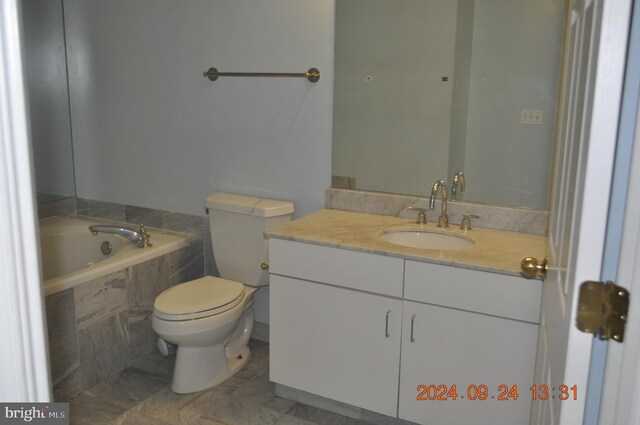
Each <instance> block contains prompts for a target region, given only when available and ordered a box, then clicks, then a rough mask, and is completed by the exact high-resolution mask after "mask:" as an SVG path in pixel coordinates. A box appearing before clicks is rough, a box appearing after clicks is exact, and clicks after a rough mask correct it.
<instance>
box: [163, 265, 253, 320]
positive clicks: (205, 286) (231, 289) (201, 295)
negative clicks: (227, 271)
mask: <svg viewBox="0 0 640 425" xmlns="http://www.w3.org/2000/svg"><path fill="white" fill-rule="evenodd" d="M244 292H245V288H244V285H243V284H242V283H240V282H235V281H233V280H227V279H221V278H219V277H213V276H206V277H203V278H200V279H196V280H192V281H190V282H186V283H181V284H179V285H176V286H174V287H172V288H169V289H167V290H165V291H164V292H162V293H161V294H160V295H158V297H157V298H156V301H155V303H154V306H153V310H154V311H153V314H154V315H155V316H156V317H158V318H160V319H163V320H171V321H182V320H193V319H198V318H202V317H208V316H213V315H216V314H220V313H223V312H225V311H227V310H230V309H232V308H233V307H235V306H237V305H238V304H240V302H241V301H242V299H243V297H242V296H243V294H244Z"/></svg>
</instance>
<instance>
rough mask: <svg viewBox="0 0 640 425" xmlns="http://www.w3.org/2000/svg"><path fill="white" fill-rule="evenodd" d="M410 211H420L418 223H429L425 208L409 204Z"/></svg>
mask: <svg viewBox="0 0 640 425" xmlns="http://www.w3.org/2000/svg"><path fill="white" fill-rule="evenodd" d="M407 209H408V210H409V211H418V217H416V224H427V213H426V211H425V209H424V208H419V207H414V206H409V207H407Z"/></svg>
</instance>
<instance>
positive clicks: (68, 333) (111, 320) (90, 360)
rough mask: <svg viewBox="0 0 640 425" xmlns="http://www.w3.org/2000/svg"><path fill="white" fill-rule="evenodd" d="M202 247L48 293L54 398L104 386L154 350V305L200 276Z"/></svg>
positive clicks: (192, 244)
mask: <svg viewBox="0 0 640 425" xmlns="http://www.w3.org/2000/svg"><path fill="white" fill-rule="evenodd" d="M203 261H204V260H203V258H202V242H201V240H199V239H197V238H196V239H193V240H192V241H191V242H190V243H189V245H188V246H186V247H184V248H181V249H179V250H177V251H174V252H170V253H168V254H165V255H163V256H160V257H157V258H154V259H151V260H148V261H145V262H143V263H140V264H136V265H134V266H131V267H128V268H126V269H124V270H120V271H118V272H115V273H112V274H110V275H107V276H104V277H100V278H97V279H95V280H92V281H89V282H86V283H83V284H81V285H78V286H76V287H74V288H70V289H67V290H65V291H62V292H58V293H56V294H52V295H50V296H48V297H46V299H45V303H46V311H47V325H48V331H49V356H50V362H51V375H52V382H53V390H54V399H55V400H57V401H65V400H68V399H69V397H70V396H72V395H74V394H77V393H78V392H80V391H82V390H84V389H86V388H89V387H91V386H93V385H95V384H97V383H99V382H102V381H104V380H105V379H108V378H110V377H112V376H114V375H116V374H118V373H120V372H121V371H122V370H124V369H125V368H126V367H128V366H129V365H130V364H131V363H132V362H134V361H135V360H137V359H139V358H141V357H142V356H145V355H147V354H149V353H151V352H153V351H155V350H157V348H156V339H157V336H156V335H155V333H154V332H153V330H152V329H151V313H152V311H153V302H154V300H155V298H156V296H157V295H158V294H160V293H161V292H162V291H164V290H165V289H167V288H169V287H170V286H172V285H174V284H176V283H179V282H182V281H185V280H190V279H196V278H199V277H202V276H203V274H204V269H203V266H202V265H203Z"/></svg>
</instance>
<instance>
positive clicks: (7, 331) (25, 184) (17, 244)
mask: <svg viewBox="0 0 640 425" xmlns="http://www.w3.org/2000/svg"><path fill="white" fill-rule="evenodd" d="M21 22H22V20H21V15H20V4H19V2H18V0H3V1H2V2H0V60H1V65H0V164H1V167H0V282H2V283H1V284H0V332H1V334H2V336H3V348H2V350H0V400H2V401H3V402H8V401H15V402H17V401H22V402H24V401H29V402H48V401H50V400H51V389H50V388H51V379H50V376H49V361H48V347H47V337H46V336H47V328H46V323H45V312H44V297H43V293H42V283H41V278H40V276H41V274H40V257H39V249H38V246H39V245H38V237H37V236H38V221H37V219H38V217H37V214H36V209H35V200H34V193H35V191H34V185H33V177H32V173H31V169H32V166H31V144H30V143H29V125H28V123H29V121H28V120H29V117H28V112H27V100H26V99H27V97H26V91H25V81H24V73H23V69H22V49H21V43H22V40H21V37H20V36H21V25H20V23H21Z"/></svg>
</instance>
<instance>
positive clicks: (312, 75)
mask: <svg viewBox="0 0 640 425" xmlns="http://www.w3.org/2000/svg"><path fill="white" fill-rule="evenodd" d="M202 76H203V77H207V78H208V79H210V80H211V81H216V80H217V79H218V77H304V78H306V79H307V80H309V81H310V82H312V83H315V82H317V81H318V80H319V79H320V71H318V69H317V68H309V70H308V71H307V72H220V71H218V69H217V68H214V67H211V68H209V69H208V70H207V71H204V72H203V73H202Z"/></svg>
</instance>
